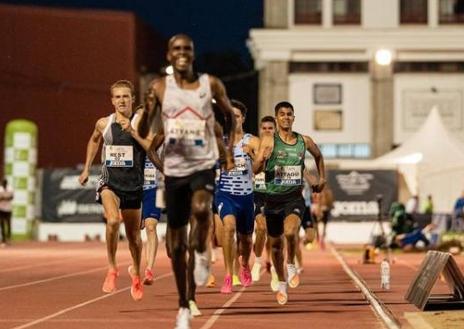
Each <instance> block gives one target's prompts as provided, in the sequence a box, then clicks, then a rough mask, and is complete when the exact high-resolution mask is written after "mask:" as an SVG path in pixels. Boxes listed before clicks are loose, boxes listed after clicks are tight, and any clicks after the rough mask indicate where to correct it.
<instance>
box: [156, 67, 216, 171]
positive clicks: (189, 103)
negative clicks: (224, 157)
mask: <svg viewBox="0 0 464 329" xmlns="http://www.w3.org/2000/svg"><path fill="white" fill-rule="evenodd" d="M165 79H166V91H165V93H164V98H163V106H162V115H163V124H164V132H165V140H164V145H165V149H164V152H165V153H164V173H165V175H166V176H173V177H184V176H188V175H190V174H193V173H194V172H198V171H201V170H206V169H211V168H213V167H214V165H215V163H216V161H217V159H218V158H219V152H218V147H217V144H216V136H215V134H214V122H215V118H214V113H213V108H212V105H211V101H212V95H211V88H210V84H209V77H208V75H207V74H202V75H201V76H200V77H199V82H200V86H199V87H198V88H197V89H196V90H186V89H181V88H179V87H178V86H177V83H176V80H175V79H174V76H172V75H168V76H166V78H165Z"/></svg>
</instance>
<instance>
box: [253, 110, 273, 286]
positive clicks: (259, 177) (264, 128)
mask: <svg viewBox="0 0 464 329" xmlns="http://www.w3.org/2000/svg"><path fill="white" fill-rule="evenodd" d="M275 130H276V122H275V119H274V118H273V117H271V116H269V115H268V116H265V117H263V118H262V119H261V122H260V125H259V131H260V133H259V135H260V137H262V135H263V134H264V133H268V134H271V135H274V133H275ZM265 192H266V182H265V180H264V171H262V172H260V173H259V174H256V175H255V177H254V200H255V224H256V226H255V244H254V246H253V251H254V253H255V262H254V264H253V268H252V270H251V277H252V280H253V281H255V282H257V281H259V280H260V277H261V274H260V273H261V267H262V258H261V257H262V254H263V250H264V247H265V246H266V249H267V253H266V258H267V259H266V267H269V269H270V266H271V265H270V260H269V257H270V248H269V247H270V245H269V243H268V242H269V240H266V234H267V230H266V218H265V217H264V215H263V207H264V197H265ZM268 264H269V265H268Z"/></svg>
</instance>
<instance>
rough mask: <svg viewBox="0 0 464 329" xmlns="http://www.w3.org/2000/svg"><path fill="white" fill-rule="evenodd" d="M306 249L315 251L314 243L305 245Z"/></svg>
mask: <svg viewBox="0 0 464 329" xmlns="http://www.w3.org/2000/svg"><path fill="white" fill-rule="evenodd" d="M305 249H306V250H313V249H314V245H313V243H312V242H308V243H306V244H305Z"/></svg>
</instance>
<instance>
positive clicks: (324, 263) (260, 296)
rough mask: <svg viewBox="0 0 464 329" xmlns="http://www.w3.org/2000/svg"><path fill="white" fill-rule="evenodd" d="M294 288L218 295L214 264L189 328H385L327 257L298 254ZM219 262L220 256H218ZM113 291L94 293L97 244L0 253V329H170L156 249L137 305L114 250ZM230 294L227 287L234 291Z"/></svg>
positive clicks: (219, 268)
mask: <svg viewBox="0 0 464 329" xmlns="http://www.w3.org/2000/svg"><path fill="white" fill-rule="evenodd" d="M303 255H304V272H303V273H302V277H301V282H302V284H301V285H300V287H298V288H297V289H291V290H289V302H288V304H287V305H285V306H279V305H278V304H277V302H276V301H275V297H274V293H273V292H271V290H270V288H269V280H270V276H269V274H267V273H265V274H264V275H263V276H262V278H261V281H260V282H259V283H257V284H254V285H253V286H251V287H249V288H246V289H244V288H241V287H239V289H235V291H234V293H233V294H230V295H223V294H220V293H219V289H220V283H221V282H222V279H223V264H222V261H218V262H217V263H216V264H215V265H214V267H213V268H214V272H215V275H216V278H217V287H216V288H199V289H198V293H197V302H198V305H199V307H200V309H201V311H202V312H203V316H201V317H198V318H195V319H194V320H192V328H201V329H209V328H219V329H226V328H233V329H237V328H254V329H260V328H266V329H277V328H324V329H327V328H339V327H341V326H343V329H350V328H357V329H363V328H366V329H367V328H369V329H375V328H385V327H384V325H383V324H382V322H381V321H380V320H379V319H378V318H377V316H376V315H375V313H374V312H373V310H372V308H371V307H370V305H369V304H368V302H367V301H366V300H365V298H364V296H363V295H362V294H361V293H360V291H359V290H358V289H357V287H356V286H355V285H354V283H353V282H352V281H351V279H350V278H349V277H348V275H347V274H346V273H345V272H344V270H343V269H342V267H341V265H340V263H339V262H338V261H337V259H336V258H335V257H334V256H333V254H332V253H331V252H330V251H320V250H317V251H306V250H304V251H303ZM220 259H222V257H220ZM118 261H119V264H120V273H121V275H120V277H119V279H118V288H119V290H118V291H117V292H115V293H113V294H109V295H108V294H104V293H102V292H101V285H102V281H103V279H104V276H105V273H106V251H105V245H104V244H103V243H94V242H92V243H87V242H86V243H18V244H15V245H13V246H10V247H8V248H4V249H0V329H22V328H56V329H73V328H86V329H93V328H99V329H104V328H111V329H135V328H157V329H163V328H173V327H174V320H175V316H176V313H177V296H176V290H175V284H174V278H173V276H172V273H171V268H170V264H169V260H168V258H167V256H166V253H165V250H164V248H163V247H161V248H160V250H159V252H158V256H157V260H156V263H155V268H156V269H155V277H156V281H155V283H154V284H153V285H152V286H148V287H147V286H146V287H145V295H144V298H143V300H142V301H140V302H134V301H133V300H132V298H131V297H130V293H129V285H130V279H129V276H128V274H127V270H126V268H127V265H128V264H129V261H130V258H129V252H128V249H127V243H126V242H122V243H120V247H119V250H118ZM234 288H235V287H234Z"/></svg>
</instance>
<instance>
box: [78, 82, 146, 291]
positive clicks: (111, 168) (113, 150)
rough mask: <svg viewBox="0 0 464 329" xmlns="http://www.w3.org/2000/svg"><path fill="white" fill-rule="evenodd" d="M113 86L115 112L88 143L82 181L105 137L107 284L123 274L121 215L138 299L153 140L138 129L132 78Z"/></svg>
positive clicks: (102, 196) (100, 194) (101, 189)
mask: <svg viewBox="0 0 464 329" xmlns="http://www.w3.org/2000/svg"><path fill="white" fill-rule="evenodd" d="M110 90H111V102H112V104H113V107H114V113H113V114H111V115H109V116H108V117H104V118H101V119H99V120H98V121H97V123H96V125H95V129H94V131H93V133H92V136H91V137H90V140H89V142H88V144H87V152H86V160H85V165H84V169H83V171H82V173H81V175H80V176H79V182H80V183H81V184H82V185H84V184H85V183H86V182H87V179H88V177H89V169H90V166H91V165H92V162H93V160H94V159H95V156H96V154H97V151H98V149H99V147H100V143H101V141H102V140H103V143H104V144H103V149H102V162H103V164H102V175H101V178H100V180H99V182H98V190H97V201H99V202H101V203H102V204H103V208H104V211H105V217H106V218H107V223H106V245H107V254H108V263H109V269H108V272H107V275H106V278H105V281H104V283H103V287H102V290H103V291H104V292H106V293H111V292H113V291H115V290H116V278H117V276H118V275H119V272H118V268H117V265H116V250H117V245H118V239H119V224H120V219H121V218H120V217H121V216H122V221H123V222H124V226H125V229H126V236H127V239H128V241H129V249H130V251H131V256H132V265H131V266H130V267H129V274H130V276H131V279H132V286H131V295H132V298H133V299H134V300H140V299H141V298H142V296H143V286H142V283H141V280H140V258H141V252H142V241H141V238H140V204H141V200H142V185H143V161H144V158H145V149H148V148H149V146H150V144H151V136H147V137H146V138H141V137H140V136H139V135H138V133H137V125H138V122H139V119H140V114H141V110H140V111H137V112H136V113H134V111H133V102H134V87H133V85H132V83H131V82H129V81H127V80H119V81H117V82H115V83H114V84H113V85H112V86H111V88H110Z"/></svg>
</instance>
